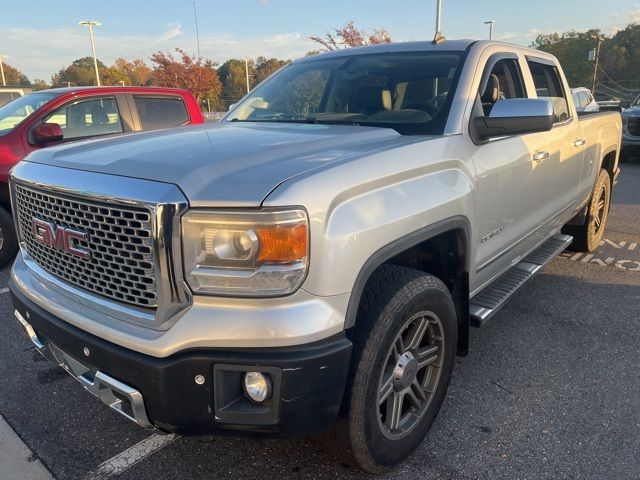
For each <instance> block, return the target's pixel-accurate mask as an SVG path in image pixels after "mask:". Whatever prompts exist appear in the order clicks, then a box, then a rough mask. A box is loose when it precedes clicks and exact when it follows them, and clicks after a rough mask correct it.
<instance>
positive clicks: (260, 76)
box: [252, 57, 291, 87]
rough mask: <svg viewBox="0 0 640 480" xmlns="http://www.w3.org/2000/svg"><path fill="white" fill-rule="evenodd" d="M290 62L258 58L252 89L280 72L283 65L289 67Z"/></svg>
mask: <svg viewBox="0 0 640 480" xmlns="http://www.w3.org/2000/svg"><path fill="white" fill-rule="evenodd" d="M290 63H291V60H278V59H277V58H266V57H258V59H257V60H256V64H255V68H254V74H253V79H252V80H253V82H252V87H253V86H255V85H257V84H259V83H260V82H262V81H263V80H265V79H266V78H268V77H270V76H271V75H272V74H273V73H275V72H277V71H278V70H280V69H281V68H282V67H284V66H285V65H289V64H290Z"/></svg>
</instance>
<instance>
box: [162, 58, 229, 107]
mask: <svg viewBox="0 0 640 480" xmlns="http://www.w3.org/2000/svg"><path fill="white" fill-rule="evenodd" d="M176 52H177V53H178V55H179V58H178V59H176V58H175V57H174V56H173V55H172V54H171V53H164V52H156V53H154V54H153V55H152V56H151V61H152V62H153V63H154V68H153V71H152V72H151V81H152V83H153V85H158V86H160V87H174V88H186V89H187V90H190V91H191V92H192V93H193V94H194V95H195V97H196V98H197V100H198V101H199V102H204V101H206V100H207V99H208V100H209V101H210V102H211V106H212V108H220V93H221V91H222V84H221V83H220V79H219V78H218V72H216V69H215V64H214V63H213V62H212V61H211V60H203V59H202V58H197V59H196V57H195V56H190V55H189V54H188V53H186V52H185V51H184V50H180V49H179V48H176Z"/></svg>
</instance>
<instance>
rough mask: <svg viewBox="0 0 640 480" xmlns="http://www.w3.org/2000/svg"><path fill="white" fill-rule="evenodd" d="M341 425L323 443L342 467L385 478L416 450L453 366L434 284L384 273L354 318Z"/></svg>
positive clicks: (419, 276) (445, 298)
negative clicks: (335, 453) (384, 474)
mask: <svg viewBox="0 0 640 480" xmlns="http://www.w3.org/2000/svg"><path fill="white" fill-rule="evenodd" d="M357 325H358V326H357V327H356V328H358V329H361V330H360V331H359V332H358V333H357V335H356V336H355V338H354V358H353V364H352V370H351V372H352V373H351V375H352V376H351V378H352V383H351V384H350V385H349V387H348V388H347V392H346V394H345V406H346V408H345V411H346V413H345V418H343V419H342V420H341V421H340V422H339V424H338V425H337V426H336V428H335V429H334V431H333V432H332V434H330V435H329V441H330V443H331V444H332V447H333V449H334V451H335V449H337V451H338V452H339V454H340V456H341V457H342V459H343V460H346V461H347V462H349V463H351V464H354V465H356V466H358V467H360V468H361V469H363V470H365V471H367V472H370V473H381V472H384V471H387V470H388V469H390V468H391V467H393V466H394V465H396V464H398V463H399V462H401V461H403V460H404V459H405V458H407V457H408V456H409V455H410V454H411V452H413V451H414V450H415V449H416V447H418V445H419V444H420V442H421V441H422V439H423V438H424V436H425V435H426V434H427V432H428V430H429V428H430V427H431V424H432V423H433V421H434V419H435V417H436V415H437V413H438V411H439V410H440V406H441V404H442V401H443V399H444V396H445V393H446V390H447V386H448V384H449V377H450V375H451V371H452V369H453V364H454V359H455V348H456V347H455V346H456V336H457V320H456V313H455V308H454V306H453V300H452V298H451V294H450V293H449V291H448V289H447V288H446V286H445V285H444V284H443V283H442V282H441V281H440V280H439V279H437V278H436V277H433V276H431V275H426V274H424V273H423V272H420V271H417V270H412V269H408V268H404V267H398V266H384V267H382V268H381V269H380V270H379V271H378V272H377V273H375V274H374V276H373V277H372V279H371V280H370V282H369V285H368V287H367V290H366V292H365V297H364V299H363V304H362V306H361V309H360V312H359V314H358V321H357Z"/></svg>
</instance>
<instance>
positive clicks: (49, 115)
mask: <svg viewBox="0 0 640 480" xmlns="http://www.w3.org/2000/svg"><path fill="white" fill-rule="evenodd" d="M203 122H204V118H203V116H202V112H201V111H200V108H199V107H198V102H197V101H196V99H195V98H194V96H193V94H192V93H191V92H189V91H187V90H178V89H173V88H151V87H150V88H146V87H71V88H53V89H51V90H43V91H40V92H35V93H31V94H29V95H25V96H23V97H20V98H18V99H16V100H13V101H12V102H9V103H8V104H6V105H4V106H2V107H0V267H2V266H4V265H6V264H7V263H8V262H9V261H10V260H11V259H12V258H13V256H14V255H15V252H16V251H17V248H18V244H17V239H16V235H15V229H14V226H13V219H12V217H11V202H10V200H9V186H8V177H9V170H11V168H12V167H13V166H14V165H15V164H16V163H18V162H19V161H20V160H22V159H23V158H24V157H26V156H27V155H28V154H29V153H31V152H33V151H34V150H37V149H39V148H45V147H49V146H52V145H59V144H61V143H66V142H73V141H77V140H85V139H89V138H96V137H102V136H105V135H116V134H119V133H126V132H139V131H144V130H156V129H159V128H168V127H175V126H179V125H189V124H196V123H203Z"/></svg>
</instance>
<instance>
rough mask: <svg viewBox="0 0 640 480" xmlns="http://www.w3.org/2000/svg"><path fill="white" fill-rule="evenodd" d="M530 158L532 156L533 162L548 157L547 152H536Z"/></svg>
mask: <svg viewBox="0 0 640 480" xmlns="http://www.w3.org/2000/svg"><path fill="white" fill-rule="evenodd" d="M531 158H533V161H534V162H541V161H543V160H545V159H547V158H549V152H536V153H534V154H533V155H532V156H531Z"/></svg>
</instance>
